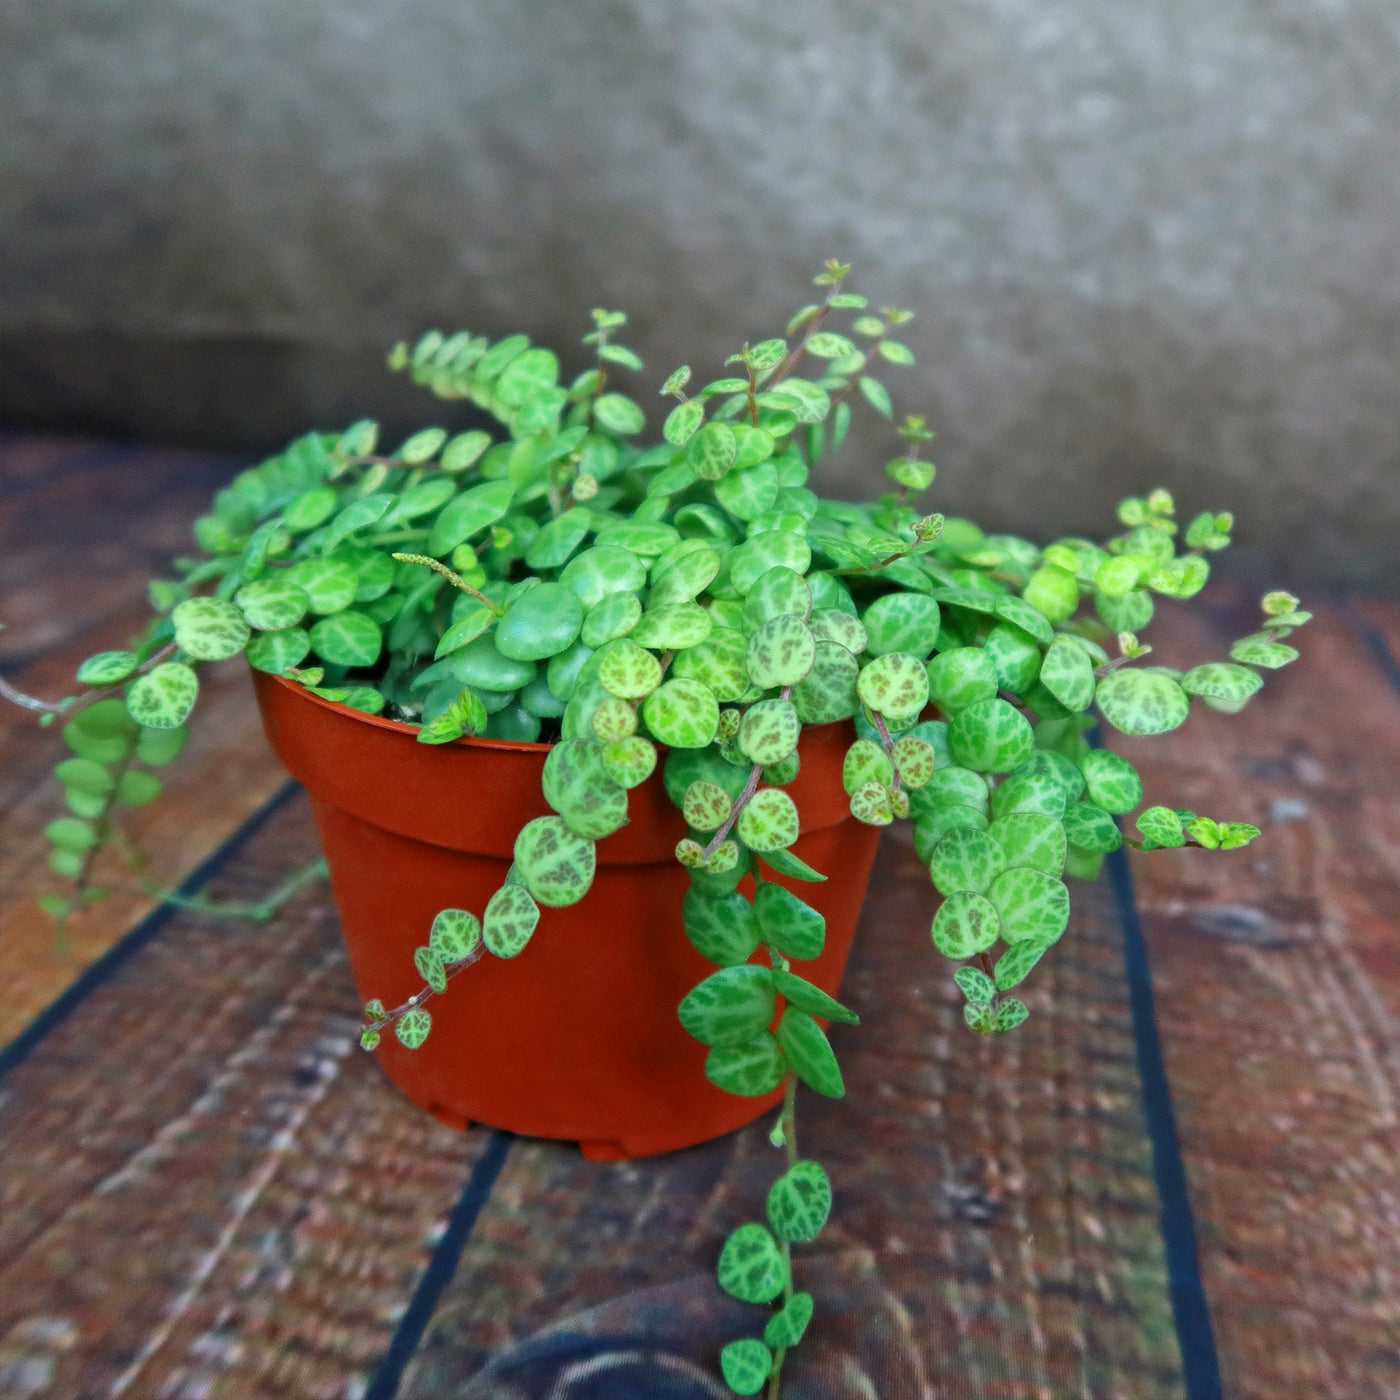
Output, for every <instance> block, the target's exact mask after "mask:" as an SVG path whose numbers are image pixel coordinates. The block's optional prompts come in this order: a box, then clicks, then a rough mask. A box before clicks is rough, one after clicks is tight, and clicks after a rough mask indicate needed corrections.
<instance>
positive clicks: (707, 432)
mask: <svg viewBox="0 0 1400 1400" xmlns="http://www.w3.org/2000/svg"><path fill="white" fill-rule="evenodd" d="M738 453H739V441H738V439H737V438H736V437H735V435H734V429H733V428H731V427H730V426H729V424H728V423H707V424H705V426H704V427H703V428H701V429H700V431H699V432H698V433H696V434H694V436H693V437H691V438H690V440H689V441H688V442H687V443H686V446H685V460H686V464H687V465H688V466H689V467H690V469H691V471H693V472H694V473H695V475H696V476H698V477H701V478H703V479H704V480H706V481H718V480H719V479H720V477H722V476H724V475H725V473H726V472H728V471H729V469H730V468H731V467H732V466H733V465H734V460H735V458H736V457H737V456H738Z"/></svg>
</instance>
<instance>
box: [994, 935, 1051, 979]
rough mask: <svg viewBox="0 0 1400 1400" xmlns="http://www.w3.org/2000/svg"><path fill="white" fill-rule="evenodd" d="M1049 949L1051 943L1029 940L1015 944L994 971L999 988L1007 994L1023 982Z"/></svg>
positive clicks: (1004, 954) (1005, 953)
mask: <svg viewBox="0 0 1400 1400" xmlns="http://www.w3.org/2000/svg"><path fill="white" fill-rule="evenodd" d="M1048 947H1050V944H1049V943H1042V942H1040V941H1038V940H1036V939H1029V940H1027V941H1026V942H1024V943H1017V944H1014V945H1013V946H1012V947H1011V948H1009V949H1008V950H1007V951H1006V952H1004V953H1003V954H1002V955H1001V957H999V958H998V959H997V963H996V967H994V968H993V969H992V971H993V973H994V974H995V976H996V982H997V986H998V988H1000V990H1002V991H1003V992H1005V991H1009V990H1010V989H1011V988H1012V987H1015V986H1017V985H1018V984H1019V983H1020V982H1022V981H1023V980H1024V979H1025V976H1026V974H1027V973H1028V972H1029V971H1030V970H1031V968H1033V967H1034V966H1035V965H1036V963H1038V962H1039V961H1040V960H1041V958H1042V957H1044V956H1045V950H1046V949H1047V948H1048Z"/></svg>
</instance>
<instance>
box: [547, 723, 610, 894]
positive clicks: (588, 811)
mask: <svg viewBox="0 0 1400 1400" xmlns="http://www.w3.org/2000/svg"><path fill="white" fill-rule="evenodd" d="M542 787H543V791H544V800H545V801H546V802H548V803H549V805H550V806H551V807H553V808H554V810H555V811H556V812H558V813H559V815H560V816H561V817H562V818H563V819H564V822H565V823H566V825H567V826H568V827H569V829H570V830H571V831H572V832H573V833H574V834H575V835H576V836H581V837H585V838H587V839H588V840H590V841H601V840H602V839H603V837H605V836H609V835H611V834H612V833H613V832H614V831H616V830H617V829H618V828H619V827H621V826H623V825H624V824H625V823H626V821H627V789H626V788H624V787H623V786H622V785H621V784H620V783H619V782H618V781H617V779H616V777H615V776H614V775H613V773H612V771H611V769H609V767H608V765H607V763H606V762H605V761H604V758H603V748H602V745H601V744H596V743H593V742H591V741H590V740H587V739H561V740H560V741H559V742H558V743H557V744H555V745H554V746H553V747H552V748H551V749H550V751H549V756H548V757H547V758H546V759H545V761H544V775H543V778H542ZM542 902H543V903H549V902H550V901H549V900H544V901H542ZM570 902H572V901H570Z"/></svg>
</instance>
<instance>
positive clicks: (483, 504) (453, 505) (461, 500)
mask: <svg viewBox="0 0 1400 1400" xmlns="http://www.w3.org/2000/svg"><path fill="white" fill-rule="evenodd" d="M514 495H515V485H514V483H513V482H510V481H483V482H481V483H479V484H478V485H476V486H472V487H470V488H468V489H467V490H466V491H463V492H462V494H461V495H460V496H457V497H455V498H454V499H452V500H450V501H448V503H447V504H446V505H445V506H443V508H442V510H441V511H440V512H439V513H438V517H437V519H436V520H435V521H433V528H432V530H431V531H430V532H429V534H428V543H427V545H426V546H425V547H424V550H423V552H424V553H425V554H430V555H432V557H433V558H434V559H441V558H442V557H443V556H444V555H446V554H450V553H451V552H452V551H453V550H454V549H456V547H457V546H458V545H459V544H461V543H462V542H463V541H464V540H467V539H470V538H471V537H472V536H473V535H475V534H478V533H479V532H480V531H482V530H484V529H486V527H487V526H488V525H494V524H495V523H496V521H498V520H499V519H500V518H501V517H502V516H503V515H504V514H505V513H506V512H507V511H508V510H509V509H510V503H511V499H512V497H514ZM297 582H298V583H301V580H300V579H298V580H297ZM302 587H303V588H305V587H306V585H305V584H304V583H303V584H302ZM318 611H319V610H318Z"/></svg>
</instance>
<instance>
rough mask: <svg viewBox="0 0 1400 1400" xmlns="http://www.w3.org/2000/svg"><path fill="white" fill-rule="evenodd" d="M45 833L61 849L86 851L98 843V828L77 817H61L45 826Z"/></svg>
mask: <svg viewBox="0 0 1400 1400" xmlns="http://www.w3.org/2000/svg"><path fill="white" fill-rule="evenodd" d="M44 835H45V836H47V837H48V838H49V840H50V841H52V842H53V844H54V845H55V846H57V847H58V848H59V850H61V851H74V852H80V851H86V850H88V849H89V848H90V847H92V846H95V845H97V830H96V828H95V827H94V826H93V825H92V823H91V822H85V821H80V820H79V819H78V818H77V817H60V818H59V819H58V820H57V821H54V822H50V823H49V824H48V825H47V826H46V827H45V828H44Z"/></svg>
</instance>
